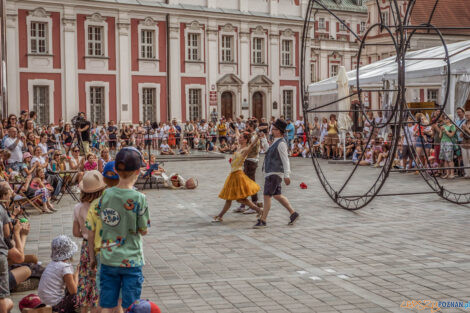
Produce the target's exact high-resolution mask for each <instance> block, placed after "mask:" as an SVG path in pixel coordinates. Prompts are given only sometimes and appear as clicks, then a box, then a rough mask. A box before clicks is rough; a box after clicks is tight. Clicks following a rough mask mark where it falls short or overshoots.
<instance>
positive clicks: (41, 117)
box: [33, 86, 49, 125]
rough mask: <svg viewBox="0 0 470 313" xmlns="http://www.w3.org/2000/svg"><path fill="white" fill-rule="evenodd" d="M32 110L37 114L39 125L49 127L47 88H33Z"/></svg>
mask: <svg viewBox="0 0 470 313" xmlns="http://www.w3.org/2000/svg"><path fill="white" fill-rule="evenodd" d="M33 110H34V111H35V112H36V113H37V115H38V117H37V123H38V124H39V125H49V87H48V86H34V87H33Z"/></svg>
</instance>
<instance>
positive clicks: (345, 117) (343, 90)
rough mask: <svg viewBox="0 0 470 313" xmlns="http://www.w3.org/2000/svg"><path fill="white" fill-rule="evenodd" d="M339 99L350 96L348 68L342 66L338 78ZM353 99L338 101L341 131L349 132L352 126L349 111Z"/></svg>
mask: <svg viewBox="0 0 470 313" xmlns="http://www.w3.org/2000/svg"><path fill="white" fill-rule="evenodd" d="M336 83H337V85H338V99H342V98H346V97H347V96H349V85H348V76H347V75H346V68H345V67H344V66H341V67H340V68H339V74H338V80H337V81H336ZM350 104H351V101H350V99H349V98H346V99H343V100H341V101H339V102H338V109H339V111H340V113H339V115H338V127H339V130H340V131H341V132H349V131H350V130H351V127H352V120H351V117H350V116H349V114H348V112H346V111H349V110H350V107H351V105H350Z"/></svg>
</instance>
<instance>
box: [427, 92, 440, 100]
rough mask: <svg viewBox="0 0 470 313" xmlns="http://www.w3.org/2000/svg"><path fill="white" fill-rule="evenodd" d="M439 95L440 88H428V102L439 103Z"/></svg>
mask: <svg viewBox="0 0 470 313" xmlns="http://www.w3.org/2000/svg"><path fill="white" fill-rule="evenodd" d="M438 96H439V89H428V102H435V103H437V99H438Z"/></svg>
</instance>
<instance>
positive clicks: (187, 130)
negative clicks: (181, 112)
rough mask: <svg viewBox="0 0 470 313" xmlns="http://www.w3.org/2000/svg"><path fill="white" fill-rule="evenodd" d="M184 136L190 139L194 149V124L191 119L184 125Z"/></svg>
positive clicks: (190, 144)
mask: <svg viewBox="0 0 470 313" xmlns="http://www.w3.org/2000/svg"><path fill="white" fill-rule="evenodd" d="M184 137H186V138H185V139H187V140H188V141H189V146H190V147H191V149H194V125H193V124H192V123H191V122H190V121H186V124H185V125H184Z"/></svg>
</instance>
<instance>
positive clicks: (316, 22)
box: [315, 21, 318, 32]
mask: <svg viewBox="0 0 470 313" xmlns="http://www.w3.org/2000/svg"><path fill="white" fill-rule="evenodd" d="M317 31H318V21H315V32H317Z"/></svg>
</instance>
